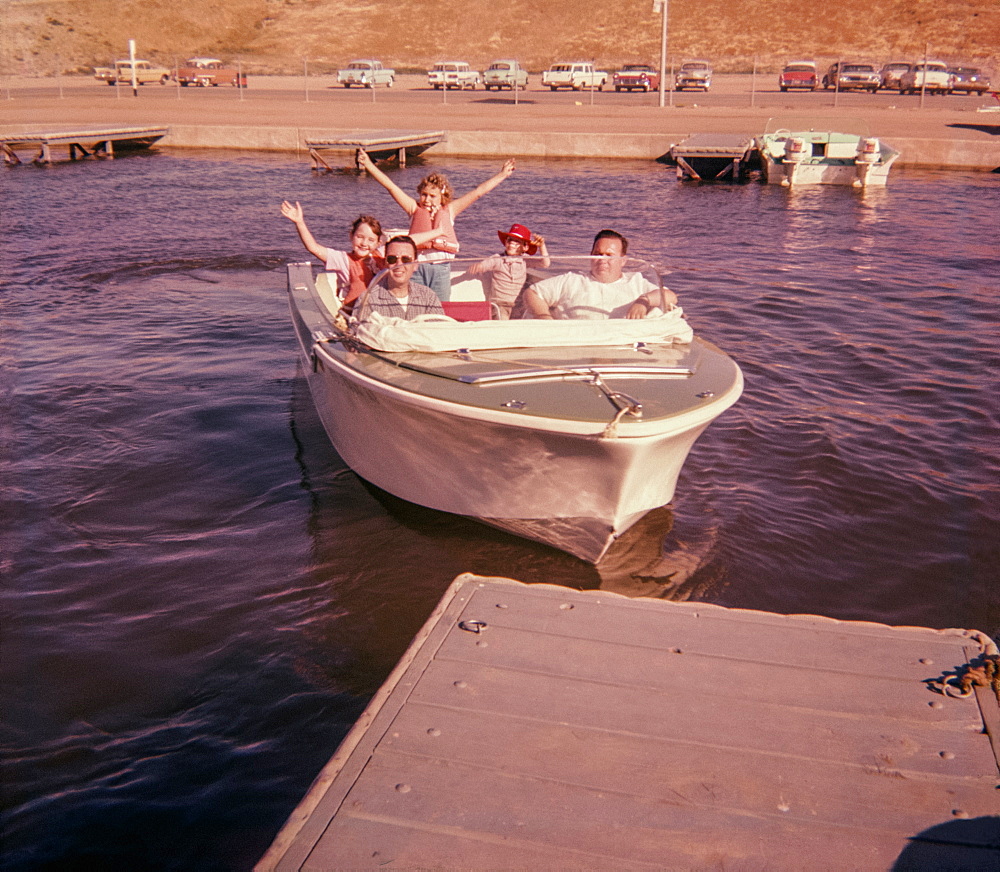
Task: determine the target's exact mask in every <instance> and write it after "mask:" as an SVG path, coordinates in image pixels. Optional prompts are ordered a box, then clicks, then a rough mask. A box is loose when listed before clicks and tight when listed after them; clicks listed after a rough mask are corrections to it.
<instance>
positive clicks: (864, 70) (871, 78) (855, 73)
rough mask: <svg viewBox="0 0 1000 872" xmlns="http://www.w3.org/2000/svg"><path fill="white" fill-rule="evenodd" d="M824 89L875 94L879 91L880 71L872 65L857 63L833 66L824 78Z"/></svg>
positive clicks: (850, 62)
mask: <svg viewBox="0 0 1000 872" xmlns="http://www.w3.org/2000/svg"><path fill="white" fill-rule="evenodd" d="M823 87H824V88H836V89H837V90H838V91H871V92H872V93H873V94H874V93H875V92H876V91H877V90H878V89H879V74H878V70H876V69H875V67H874V66H873V65H872V64H861V63H857V62H855V61H849V62H845V63H840V62H838V63H835V64H831V65H830V69H828V70H827V71H826V75H825V76H823Z"/></svg>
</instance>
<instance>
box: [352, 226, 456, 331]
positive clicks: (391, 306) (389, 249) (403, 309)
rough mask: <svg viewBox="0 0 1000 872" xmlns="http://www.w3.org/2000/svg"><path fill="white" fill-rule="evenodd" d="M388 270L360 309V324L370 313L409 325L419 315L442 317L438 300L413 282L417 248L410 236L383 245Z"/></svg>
mask: <svg viewBox="0 0 1000 872" xmlns="http://www.w3.org/2000/svg"><path fill="white" fill-rule="evenodd" d="M385 262H386V264H387V266H388V269H387V270H386V273H385V277H384V278H383V279H382V282H381V283H379V284H377V285H373V286H372V287H371V288H370V289H369V291H368V294H367V297H366V298H365V300H364V302H363V303H362V305H361V314H360V315H359V320H361V321H363V320H364V319H365V318H366V317H368V314H369V313H370V312H378V313H379V314H380V315H384V316H385V317H387V318H405V319H406V320H407V321H412V320H413V319H414V318H416V317H418V316H419V315H443V314H444V308H443V307H442V305H441V300H440V299H439V298H438V296H437V294H435V293H434V291H432V290H431V289H430V288H429V287H427V286H426V285H422V284H420V283H418V282H415V281H412V277H413V273H414V271H415V270H416V268H417V265H418V264H417V245H416V243H415V242H414V241H413V240H412V239H411V238H410V237H409V236H394V237H392V239H390V240H389V241H388V242H387V243H386V245H385Z"/></svg>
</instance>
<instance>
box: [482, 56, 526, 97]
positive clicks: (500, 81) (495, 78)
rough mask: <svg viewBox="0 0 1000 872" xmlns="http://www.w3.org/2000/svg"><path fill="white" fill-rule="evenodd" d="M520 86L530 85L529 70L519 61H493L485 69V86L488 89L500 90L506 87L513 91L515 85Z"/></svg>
mask: <svg viewBox="0 0 1000 872" xmlns="http://www.w3.org/2000/svg"><path fill="white" fill-rule="evenodd" d="M515 84H516V85H517V87H518V88H527V87H528V71H527V70H525V69H524V68H523V67H522V66H521V65H520V64H519V63H518V62H517V61H514V60H499V61H493V63H491V64H490V65H489V67H487V69H485V70H484V71H483V87H484V88H486V90H487V91H489V90H490V88H496V89H497V90H498V91H501V90H503V89H504V88H509V89H510V90H511V91H513V90H514V85H515Z"/></svg>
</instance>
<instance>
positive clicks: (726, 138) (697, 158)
mask: <svg viewBox="0 0 1000 872" xmlns="http://www.w3.org/2000/svg"><path fill="white" fill-rule="evenodd" d="M753 151H754V145H753V137H752V136H748V135H747V134H743V133H698V134H695V135H694V136H689V137H688V138H687V139H685V140H684V141H683V142H679V143H677V145H673V146H671V147H670V157H671V158H672V159H673V161H674V162H675V163H676V164H677V178H678V179H694V180H695V181H716V180H719V179H724V178H726V177H727V176H728V177H729V178H730V179H731V180H732V181H734V182H737V181H739V180H740V179H741V178H742V177H743V174H744V172H745V170H746V168H747V166H748V165H749V164H750V162H751V160H752V158H753Z"/></svg>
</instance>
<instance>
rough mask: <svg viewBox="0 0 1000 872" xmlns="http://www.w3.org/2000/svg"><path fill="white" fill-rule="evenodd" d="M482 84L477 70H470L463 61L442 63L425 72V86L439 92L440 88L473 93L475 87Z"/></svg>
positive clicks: (481, 78)
mask: <svg viewBox="0 0 1000 872" xmlns="http://www.w3.org/2000/svg"><path fill="white" fill-rule="evenodd" d="M482 83H483V77H482V76H481V75H480V74H479V71H478V70H474V69H472V67H470V66H469V65H468V64H467V63H466V62H465V61H442V62H441V63H437V64H434V69H432V70H428V71H427V84H428V85H430V86H431V87H432V88H434V90H435V91H440V90H441V89H442V88H445V89H446V90H450V89H452V88H455V89H457V90H459V91H462V90H465V89H466V88H468V89H469V90H472V91H475V90H476V86H477V85H481V84H482Z"/></svg>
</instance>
